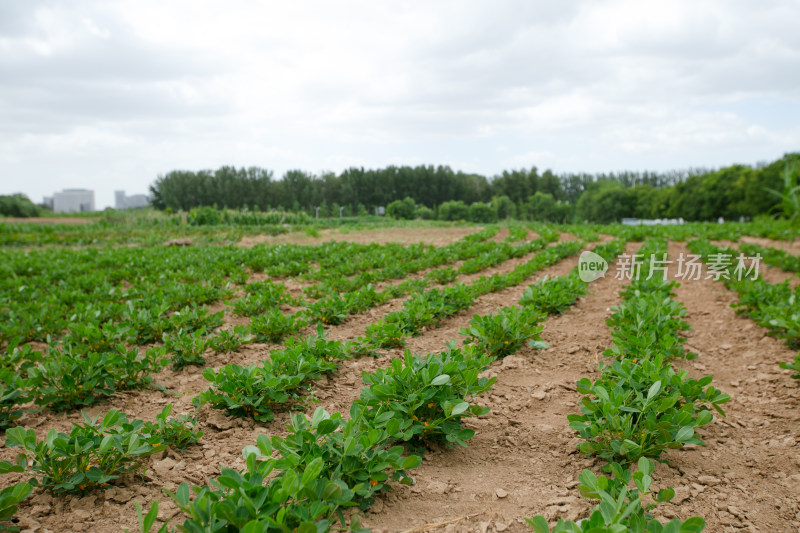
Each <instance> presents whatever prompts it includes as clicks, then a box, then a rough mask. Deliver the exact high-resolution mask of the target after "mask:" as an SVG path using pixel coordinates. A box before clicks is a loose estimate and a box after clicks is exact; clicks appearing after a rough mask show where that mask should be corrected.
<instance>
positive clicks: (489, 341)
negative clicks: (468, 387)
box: [459, 306, 546, 358]
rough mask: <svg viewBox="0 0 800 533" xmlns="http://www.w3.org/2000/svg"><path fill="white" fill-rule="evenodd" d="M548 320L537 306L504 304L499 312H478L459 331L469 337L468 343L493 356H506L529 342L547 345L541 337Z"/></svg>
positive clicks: (542, 345) (541, 345)
mask: <svg viewBox="0 0 800 533" xmlns="http://www.w3.org/2000/svg"><path fill="white" fill-rule="evenodd" d="M544 319H545V315H543V314H542V313H541V312H540V311H539V310H537V309H536V308H534V307H519V306H512V307H503V308H502V309H500V310H498V311H497V314H494V313H490V314H488V315H483V316H480V315H475V316H473V317H472V320H470V321H469V327H467V328H461V330H460V331H459V333H460V334H461V335H465V336H466V337H467V339H466V341H465V343H466V344H474V345H475V346H476V347H478V348H479V349H480V350H482V351H483V352H485V353H486V354H488V355H489V356H491V357H495V358H497V357H505V356H507V355H510V354H512V353H515V352H516V351H518V350H519V349H520V348H521V347H523V346H524V345H525V343H526V342H528V343H530V344H531V346H534V347H545V346H546V345H545V344H544V343H543V341H542V338H541V336H540V335H539V334H540V333H541V332H542V329H543V326H541V325H540V322H542V321H543V320H544Z"/></svg>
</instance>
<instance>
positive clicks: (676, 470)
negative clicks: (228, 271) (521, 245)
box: [0, 228, 800, 533]
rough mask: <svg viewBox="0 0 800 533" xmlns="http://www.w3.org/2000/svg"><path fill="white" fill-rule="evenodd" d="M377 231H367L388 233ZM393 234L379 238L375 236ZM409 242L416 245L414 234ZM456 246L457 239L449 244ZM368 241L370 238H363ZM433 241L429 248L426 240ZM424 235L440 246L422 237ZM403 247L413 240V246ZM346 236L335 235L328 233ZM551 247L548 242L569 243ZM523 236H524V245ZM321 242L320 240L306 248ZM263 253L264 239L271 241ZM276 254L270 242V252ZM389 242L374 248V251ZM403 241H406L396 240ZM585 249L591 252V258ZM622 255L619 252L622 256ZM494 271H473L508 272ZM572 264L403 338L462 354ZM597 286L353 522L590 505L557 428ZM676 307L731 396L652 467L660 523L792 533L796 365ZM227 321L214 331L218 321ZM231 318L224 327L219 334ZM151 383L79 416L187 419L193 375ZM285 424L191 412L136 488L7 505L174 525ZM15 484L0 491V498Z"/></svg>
mask: <svg viewBox="0 0 800 533" xmlns="http://www.w3.org/2000/svg"><path fill="white" fill-rule="evenodd" d="M387 231H388V230H375V232H387ZM397 231H398V229H395V230H392V231H388V233H389V234H392V233H393V232H397ZM472 231H475V229H474V228H444V229H430V230H429V229H414V230H405V229H402V228H401V229H399V232H398V233H397V235H395V237H396V238H404V239H412V238H413V239H419V238H423V239H430V240H428V241H426V242H433V243H435V244H444V243H447V242H451V241H452V240H455V239H457V238H460V237H461V236H463V235H464V234H467V233H470V232H472ZM414 232H419V233H416V234H415V233H414ZM460 232H463V233H460ZM369 233H370V234H373V232H369ZM428 233H431V235H428ZM437 233H438V235H436V234H437ZM412 235H413V236H412ZM341 237H347V235H341ZM570 237H571V236H568V235H564V236H563V237H562V238H565V239H566V238H570ZM529 238H533V236H532V235H529ZM311 239H312V240H310V241H309V244H311V243H314V242H322V240H326V237H321V238H320V239H313V238H311ZM270 242H273V241H270ZM277 242H280V241H277ZM384 242H388V241H384ZM402 242H420V241H419V240H416V241H402ZM590 246H591V245H590ZM638 246H639V245H638V244H631V245H629V247H628V250H627V251H628V253H631V252H633V251H635V250H636V248H637V247H638ZM680 252H684V253H688V250H686V248H685V246H684V245H682V244H671V245H670V253H671V254H672V255H673V256H674V255H675V254H677V253H680ZM513 261H514V260H512V261H508V262H506V263H504V264H502V265H498V266H496V267H493V268H492V269H489V270H487V271H486V272H483V273H482V275H490V274H491V273H495V272H508V271H510V270H511V269H512V268H513V265H514V264H516V263H515V262H513ZM576 264H577V256H573V257H571V258H567V259H564V260H562V261H561V262H559V263H557V264H555V265H553V266H551V267H549V268H547V269H545V270H543V271H542V272H540V273H537V274H536V275H535V276H534V277H533V278H531V279H529V280H528V281H527V282H526V283H525V284H523V285H521V286H518V287H511V288H508V289H506V290H504V291H501V292H499V293H496V294H490V295H486V296H484V297H482V298H480V299H478V300H477V301H476V303H475V305H474V306H473V307H472V308H470V309H468V310H465V311H462V312H461V313H459V314H457V315H456V316H453V317H451V318H449V319H447V320H445V321H444V322H443V323H441V324H440V325H439V327H437V328H432V329H430V330H428V331H426V332H424V333H423V334H422V335H420V336H419V337H415V338H411V339H409V342H408V347H409V349H411V350H412V351H414V352H420V353H428V352H432V351H439V350H442V349H443V348H444V343H445V342H447V341H448V340H451V339H456V340H457V341H458V342H459V343H460V342H461V336H460V335H458V330H459V329H460V328H461V327H464V326H466V325H467V323H468V322H469V319H470V318H471V317H472V315H473V314H487V313H490V312H492V311H494V310H496V309H497V308H498V307H502V306H506V305H513V304H516V303H517V302H518V300H519V297H520V296H521V295H522V292H523V291H524V288H525V286H527V285H528V284H530V283H532V282H533V280H535V279H536V278H539V277H543V276H545V275H550V276H555V275H561V274H565V273H566V272H568V271H569V269H570V268H572V267H574V266H575V265H576ZM614 272H615V270H614V266H613V265H612V267H611V270H610V272H609V274H608V275H607V276H606V277H605V278H602V279H600V280H598V281H595V282H593V283H592V284H591V286H590V293H589V294H588V295H587V296H586V297H585V298H580V299H579V300H578V301H577V303H576V304H575V305H574V306H573V307H572V308H571V309H569V310H567V311H566V312H565V313H564V314H563V315H561V316H554V317H550V318H548V319H547V320H546V321H545V322H544V323H543V324H544V330H543V332H542V336H543V338H544V340H545V341H547V342H548V343H549V345H550V348H548V349H546V350H534V349H532V348H527V347H526V348H524V349H522V350H521V351H520V352H518V353H517V354H515V355H513V356H510V357H507V358H505V359H504V360H502V361H499V362H497V363H495V364H494V365H493V366H492V367H491V368H490V369H489V371H488V372H487V373H488V375H492V376H497V378H498V379H497V383H496V384H495V386H494V388H493V390H492V391H491V392H490V393H488V394H487V395H485V396H483V397H482V398H480V399H479V400H478V403H480V404H482V405H486V406H488V407H490V408H491V412H490V413H489V414H487V415H485V416H483V417H480V418H477V419H469V420H468V421H467V425H468V426H469V427H471V428H473V429H475V430H476V435H475V437H474V438H473V439H471V440H470V441H469V446H468V447H466V448H457V449H449V448H446V447H442V448H440V449H436V450H433V451H431V452H428V453H427V454H426V455H425V460H424V461H423V463H422V465H420V467H419V468H417V469H415V470H413V471H411V472H410V474H411V475H412V477H414V479H415V481H416V483H415V485H413V486H410V487H407V486H397V487H396V488H394V489H393V490H392V491H390V492H389V493H387V494H385V495H384V496H382V497H380V498H379V499H378V500H377V501H376V504H375V505H374V506H373V507H372V508H371V510H370V512H369V513H368V514H367V515H366V516H365V518H364V525H365V526H366V527H369V528H372V529H373V530H374V531H386V532H395V531H409V530H410V531H420V532H422V531H450V532H473V531H475V532H502V531H509V532H523V531H531V530H530V529H529V528H527V526H526V525H524V522H523V517H531V516H533V515H535V514H543V515H544V516H545V517H547V518H548V519H552V520H555V519H557V518H559V517H564V518H569V519H579V518H583V517H585V516H586V512H587V510H588V509H589V508H590V507H591V506H592V505H593V502H591V501H589V500H587V499H585V498H583V497H581V496H580V495H579V494H578V493H577V490H576V489H575V486H576V484H577V483H576V478H577V475H578V474H579V473H580V471H581V470H582V469H583V468H590V469H592V470H594V471H595V472H597V471H599V467H600V466H601V464H602V463H601V462H599V461H594V460H592V459H587V458H584V457H582V456H580V455H579V454H577V452H576V449H575V446H576V444H577V442H578V439H576V438H575V434H574V432H572V431H571V430H570V428H569V426H568V424H567V420H566V416H567V415H568V414H570V413H574V412H577V409H578V407H577V402H578V401H579V400H580V395H578V394H577V392H575V381H577V380H578V379H580V378H581V377H589V378H591V379H594V378H596V377H597V373H596V367H597V363H598V362H599V361H600V360H601V359H602V357H603V356H602V351H603V350H604V349H605V348H607V347H609V346H610V342H611V335H610V330H609V328H608V327H607V326H606V324H605V319H606V318H607V317H608V316H610V314H611V311H610V307H611V306H612V305H614V304H616V303H618V302H619V291H620V289H621V288H622V286H623V282H622V281H621V280H619V279H616V276H615V275H613V273H614ZM676 299H677V300H679V301H681V302H683V303H685V305H686V307H687V309H688V313H687V316H686V320H687V321H688V322H689V323H690V325H691V326H692V328H693V329H692V330H691V331H690V332H688V335H687V337H688V345H689V347H690V349H691V350H693V351H695V352H697V353H698V354H699V357H698V359H696V360H695V361H690V362H686V363H684V366H685V368H687V369H688V370H689V371H690V373H691V374H692V375H693V376H694V377H700V376H702V375H705V374H711V375H713V376H714V383H715V384H716V385H717V386H718V387H719V388H721V389H722V390H723V391H725V392H727V393H729V394H731V396H732V401H731V402H730V403H729V404H726V406H725V409H726V412H727V414H728V416H727V418H726V419H722V418H721V417H716V418H715V421H714V422H712V423H711V424H710V425H709V426H707V427H705V428H703V429H702V430H701V431H700V436H701V438H703V439H705V440H706V442H707V445H706V446H704V447H697V446H689V447H687V449H684V450H674V451H670V452H669V453H668V454H667V459H668V460H669V463H670V464H669V465H665V464H660V465H657V466H656V471H655V473H654V475H653V478H654V486H655V487H657V488H664V487H673V488H675V489H676V491H677V497H676V498H675V500H674V503H671V504H668V505H664V506H661V507H660V508H659V509H658V510H657V513H658V516H659V517H661V518H663V519H666V518H672V517H681V518H687V517H689V516H693V515H699V516H703V517H704V518H705V519H706V521H707V523H708V526H707V528H706V531H708V532H710V533H717V532H726V533H727V532H733V531H740V530H744V531H762V532H779V531H780V532H783V531H787V532H788V531H797V530H798V528H800V508H799V507H798V501H800V500H798V498H797V494H800V454H799V453H798V451H799V449H798V446H799V445H798V443H799V442H800V411H798V401H799V400H800V387H798V384H797V382H796V380H792V379H791V378H790V372H789V371H784V370H781V369H780V368H779V367H778V366H777V362H778V361H787V360H790V359H792V358H793V356H794V353H792V351H791V350H789V349H788V348H786V346H785V345H783V344H782V343H781V342H780V341H779V340H776V339H774V338H772V337H769V336H768V335H766V332H765V330H763V329H762V328H760V327H759V326H757V325H755V324H754V323H753V322H752V321H750V320H749V319H747V318H744V317H741V316H737V315H736V314H735V311H734V310H733V309H732V308H731V307H730V303H731V302H733V301H735V299H736V295H735V294H734V293H732V292H731V291H729V290H727V289H726V288H725V287H724V286H723V285H722V284H721V283H718V282H714V281H710V280H702V281H687V282H685V283H684V285H683V286H681V287H680V288H679V289H678V291H677V298H676ZM401 305H402V299H398V300H396V301H392V302H389V303H387V304H385V306H381V307H379V308H375V309H372V310H370V311H368V312H367V313H364V314H363V315H358V316H355V317H352V318H350V319H349V320H348V321H346V322H345V323H343V324H341V325H339V326H332V327H328V328H326V331H327V334H328V337H329V338H332V339H348V338H353V337H355V336H357V335H362V334H363V331H364V328H365V327H366V326H367V325H368V324H369V323H372V322H374V321H376V320H378V319H379V318H380V317H381V316H382V315H383V314H385V313H386V312H389V311H391V310H394V309H397V308H399V307H400V306H401ZM226 318H228V316H227V314H226ZM237 320H241V319H236V318H233V319H232V321H233V322H236V321H237ZM276 347H277V346H274V345H265V344H253V345H249V346H247V347H245V348H243V349H242V351H241V352H240V353H238V354H236V353H234V354H229V355H223V354H216V353H214V352H211V351H209V352H207V354H206V356H207V366H211V367H219V366H222V365H224V364H226V363H228V362H236V363H240V364H242V363H243V364H249V363H253V362H258V361H260V360H263V359H266V358H267V357H268V355H269V350H270V349H271V348H276ZM401 355H402V350H389V351H386V352H385V353H383V355H382V356H381V357H380V358H377V359H373V358H362V359H359V360H353V361H347V362H345V363H343V364H342V366H341V369H340V371H339V372H338V373H336V374H333V375H331V376H330V377H328V378H326V379H323V380H322V381H320V382H319V383H318V386H317V387H316V390H315V396H316V400H317V402H315V403H310V404H309V405H307V406H305V407H303V406H298V408H301V409H304V410H305V412H306V413H307V414H310V413H312V412H313V410H314V409H315V408H316V407H317V406H320V405H321V406H323V407H325V408H326V409H327V410H329V411H331V412H333V411H342V412H346V411H347V409H348V408H349V405H350V403H351V402H352V400H353V399H354V398H356V397H357V396H358V394H359V392H360V388H361V386H362V383H361V377H360V376H361V372H362V371H364V370H367V371H369V370H373V369H375V368H378V367H384V366H386V365H388V364H389V360H390V358H391V357H398V356H401ZM156 381H157V383H159V384H161V385H164V386H165V387H167V388H169V389H172V390H174V391H175V394H176V395H175V396H167V395H165V394H163V393H162V392H159V391H157V390H146V391H133V392H126V393H120V394H117V395H115V396H114V397H113V398H111V399H110V400H109V401H107V402H104V403H101V404H97V405H94V406H92V407H90V408H87V409H86V412H87V414H89V415H90V416H97V415H98V414H102V413H105V412H107V411H108V410H109V409H110V408H112V407H113V408H117V409H120V410H122V411H124V412H126V413H128V414H129V415H131V416H132V417H137V418H142V419H146V420H153V419H154V418H155V415H156V414H157V413H158V412H159V411H160V410H161V409H162V408H163V406H164V405H166V404H167V403H170V402H172V403H174V404H175V408H174V411H173V414H178V413H189V412H191V411H192V410H193V407H192V405H191V398H192V397H193V396H195V395H196V394H198V393H199V392H201V391H202V390H203V389H205V387H206V382H205V380H204V379H203V377H202V376H201V369H199V368H196V367H190V368H187V369H184V370H183V371H180V372H175V371H172V370H169V369H168V370H164V371H163V372H161V373H160V374H159V375H158V376H156ZM290 415H291V413H290V412H279V413H276V415H275V419H274V420H273V421H271V422H268V423H259V422H255V421H252V420H243V419H237V418H233V417H229V416H227V415H225V414H224V413H223V412H221V411H218V410H215V409H211V408H210V407H205V408H203V409H202V410H201V411H200V412H199V415H198V416H199V421H200V429H202V430H203V431H204V432H205V435H204V436H203V438H202V439H201V441H200V443H199V444H198V445H195V446H193V447H190V448H189V449H188V450H186V451H183V452H173V451H169V452H167V453H165V454H163V455H160V456H158V457H153V458H151V460H150V461H149V462H148V464H147V470H146V478H145V480H139V479H133V478H131V479H123V480H120V482H118V483H116V484H115V486H113V487H112V488H110V489H108V490H106V491H104V492H97V493H94V494H90V495H87V496H83V497H77V496H51V495H49V494H48V493H45V492H43V491H41V490H36V491H34V493H33V494H32V495H31V497H29V498H28V500H26V501H25V502H23V503H22V504H21V505H20V510H19V512H18V517H19V525H20V526H21V528H22V530H23V531H25V530H28V531H30V532H34V533H47V532H53V533H60V532H67V533H68V532H72V531H74V532H95V531H96V532H100V533H119V532H120V531H121V530H122V528H128V529H130V530H131V531H134V532H135V531H138V530H137V526H136V517H135V510H134V501H136V500H138V501H139V502H141V503H142V504H143V505H145V506H148V507H149V505H150V503H151V502H152V501H153V500H154V499H159V501H160V502H161V509H160V512H159V518H160V519H162V520H166V519H168V518H174V520H175V522H176V523H181V522H182V521H183V515H182V513H180V512H179V511H178V509H177V508H176V507H175V506H174V505H173V504H172V502H171V501H170V500H169V498H168V497H167V496H165V495H164V494H163V492H162V488H167V489H170V490H174V489H175V488H177V486H178V485H179V484H180V483H181V482H184V481H187V482H189V483H193V484H203V483H207V482H208V480H209V479H211V478H213V477H214V476H215V475H217V474H218V473H219V470H220V467H221V466H226V467H232V468H242V467H243V461H242V458H241V449H242V448H243V447H244V446H246V445H248V444H252V443H254V442H255V440H256V437H257V435H258V434H260V433H266V434H268V435H285V434H286V433H287V430H286V428H285V426H286V424H287V423H288V421H289V417H290ZM80 420H81V415H80V413H79V412H78V411H73V412H68V413H60V414H56V413H51V412H48V411H45V412H41V413H33V414H27V415H25V416H24V417H23V419H22V421H21V423H22V425H25V426H27V427H30V428H33V429H35V430H36V431H37V434H38V436H39V438H42V437H43V436H44V435H45V433H46V432H47V430H48V429H50V428H55V429H57V430H60V431H68V430H69V428H70V425H71V422H78V421H80ZM15 454H16V450H15V449H8V448H4V447H1V446H0V460H3V459H4V460H10V459H12V458H13V457H14V456H15ZM19 479H21V478H20V477H19V476H16V475H4V476H2V477H0V487H4V486H7V485H9V484H11V483H13V482H16V481H17V480H19Z"/></svg>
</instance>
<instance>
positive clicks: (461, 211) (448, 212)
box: [439, 200, 469, 220]
mask: <svg viewBox="0 0 800 533" xmlns="http://www.w3.org/2000/svg"><path fill="white" fill-rule="evenodd" d="M468 218H469V207H467V204H465V203H464V202H462V201H461V200H456V201H450V202H443V203H442V204H441V205H440V206H439V220H467V219H468Z"/></svg>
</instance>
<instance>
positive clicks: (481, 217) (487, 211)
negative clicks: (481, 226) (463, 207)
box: [468, 202, 497, 223]
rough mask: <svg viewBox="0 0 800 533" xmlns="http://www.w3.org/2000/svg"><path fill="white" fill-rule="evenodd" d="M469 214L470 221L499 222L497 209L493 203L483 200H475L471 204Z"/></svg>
mask: <svg viewBox="0 0 800 533" xmlns="http://www.w3.org/2000/svg"><path fill="white" fill-rule="evenodd" d="M468 216H469V221H470V222H481V223H489V222H497V211H495V210H494V208H492V206H491V205H489V204H485V203H483V202H475V203H474V204H472V205H471V206H469V215H468Z"/></svg>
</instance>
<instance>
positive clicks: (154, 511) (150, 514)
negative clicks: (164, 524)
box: [136, 500, 158, 533]
mask: <svg viewBox="0 0 800 533" xmlns="http://www.w3.org/2000/svg"><path fill="white" fill-rule="evenodd" d="M136 503H138V502H136ZM156 518H158V500H153V505H151V506H150V510H149V511H147V514H146V515H145V517H144V520H143V521H142V531H143V532H144V533H149V532H150V528H151V527H153V524H154V523H155V521H156Z"/></svg>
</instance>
